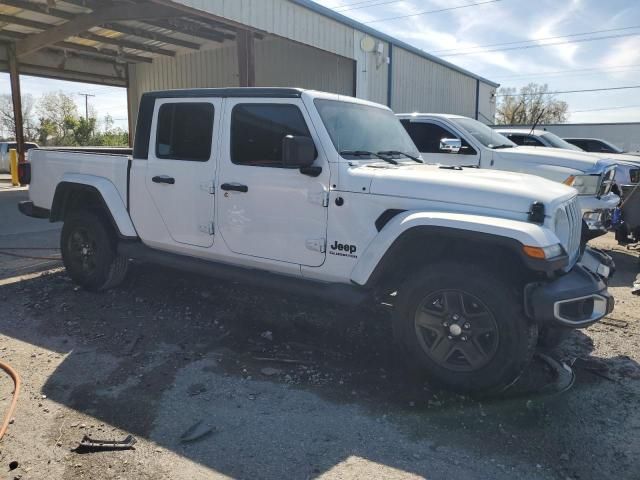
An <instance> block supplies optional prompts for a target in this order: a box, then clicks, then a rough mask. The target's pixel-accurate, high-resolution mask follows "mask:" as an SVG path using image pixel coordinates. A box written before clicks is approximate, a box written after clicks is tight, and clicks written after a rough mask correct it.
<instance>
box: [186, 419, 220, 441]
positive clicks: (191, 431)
mask: <svg viewBox="0 0 640 480" xmlns="http://www.w3.org/2000/svg"><path fill="white" fill-rule="evenodd" d="M212 432H213V428H212V427H210V426H208V425H206V424H205V423H204V422H203V421H202V420H198V421H197V422H196V423H194V424H193V425H191V426H190V427H189V428H188V429H187V430H186V431H185V432H184V433H183V434H182V435H180V441H181V442H182V443H189V442H195V441H196V440H200V439H201V438H204V437H205V436H207V435H209V434H210V433H212Z"/></svg>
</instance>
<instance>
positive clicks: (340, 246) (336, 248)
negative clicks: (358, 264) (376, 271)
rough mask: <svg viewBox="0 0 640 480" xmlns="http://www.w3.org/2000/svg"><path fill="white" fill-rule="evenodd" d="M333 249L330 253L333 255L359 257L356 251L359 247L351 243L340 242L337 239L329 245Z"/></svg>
mask: <svg viewBox="0 0 640 480" xmlns="http://www.w3.org/2000/svg"><path fill="white" fill-rule="evenodd" d="M329 248H330V249H331V250H330V251H329V253H330V254H331V255H338V256H340V257H350V258H358V256H357V255H356V252H357V251H358V247H356V246H355V245H350V244H348V243H340V242H338V241H337V240H336V241H334V242H333V245H331V246H329Z"/></svg>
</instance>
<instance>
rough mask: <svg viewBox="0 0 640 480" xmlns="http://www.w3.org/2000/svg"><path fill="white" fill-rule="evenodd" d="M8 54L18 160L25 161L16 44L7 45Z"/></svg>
mask: <svg viewBox="0 0 640 480" xmlns="http://www.w3.org/2000/svg"><path fill="white" fill-rule="evenodd" d="M7 54H8V55H7V56H8V57H9V80H10V83H11V100H12V102H13V120H14V124H15V134H16V147H17V148H16V149H17V150H18V161H19V162H20V163H22V162H24V161H25V158H24V125H23V122H22V96H21V93H20V71H19V69H18V58H17V57H16V46H15V44H13V43H11V44H9V45H8V46H7Z"/></svg>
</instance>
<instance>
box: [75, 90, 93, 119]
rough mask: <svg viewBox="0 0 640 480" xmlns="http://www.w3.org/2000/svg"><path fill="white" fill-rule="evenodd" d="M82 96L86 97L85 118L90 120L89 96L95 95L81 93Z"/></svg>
mask: <svg viewBox="0 0 640 480" xmlns="http://www.w3.org/2000/svg"><path fill="white" fill-rule="evenodd" d="M78 95H80V96H81V97H84V119H85V120H89V97H95V95H91V94H90V93H79V94H78Z"/></svg>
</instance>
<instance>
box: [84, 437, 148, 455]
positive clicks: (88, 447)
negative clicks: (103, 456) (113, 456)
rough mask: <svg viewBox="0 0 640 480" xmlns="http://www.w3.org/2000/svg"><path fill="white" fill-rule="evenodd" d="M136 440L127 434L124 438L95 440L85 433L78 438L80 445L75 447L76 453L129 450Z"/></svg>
mask: <svg viewBox="0 0 640 480" xmlns="http://www.w3.org/2000/svg"><path fill="white" fill-rule="evenodd" d="M136 442H137V440H136V439H135V437H134V436H133V435H127V436H126V437H125V439H124V440H121V441H117V440H96V439H93V438H91V437H90V436H89V435H85V436H84V437H82V440H80V445H78V446H77V447H76V449H75V452H76V453H89V452H100V451H112V450H131V449H133V446H134V445H135V444H136Z"/></svg>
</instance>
